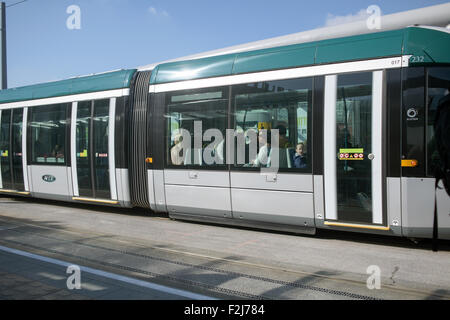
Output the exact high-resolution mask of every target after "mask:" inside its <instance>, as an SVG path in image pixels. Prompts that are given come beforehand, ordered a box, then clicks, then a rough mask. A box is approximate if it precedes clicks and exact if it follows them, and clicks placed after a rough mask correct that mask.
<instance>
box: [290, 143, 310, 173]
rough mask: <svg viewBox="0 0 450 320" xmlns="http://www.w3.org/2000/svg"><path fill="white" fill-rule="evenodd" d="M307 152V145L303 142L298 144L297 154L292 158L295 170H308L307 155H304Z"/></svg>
mask: <svg viewBox="0 0 450 320" xmlns="http://www.w3.org/2000/svg"><path fill="white" fill-rule="evenodd" d="M304 150H305V144H304V143H303V142H301V143H299V144H297V147H296V149H295V154H294V156H293V158H292V163H293V164H294V168H300V169H303V168H306V167H307V160H306V155H305V153H304Z"/></svg>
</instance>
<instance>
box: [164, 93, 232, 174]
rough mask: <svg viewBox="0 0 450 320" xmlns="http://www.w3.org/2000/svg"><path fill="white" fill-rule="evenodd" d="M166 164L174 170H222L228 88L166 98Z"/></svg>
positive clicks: (174, 94)
mask: <svg viewBox="0 0 450 320" xmlns="http://www.w3.org/2000/svg"><path fill="white" fill-rule="evenodd" d="M166 106H167V109H166V115H165V118H166V119H167V120H166V163H167V165H169V166H176V167H186V166H188V167H189V166H194V167H208V168H213V167H224V165H225V134H226V128H227V125H228V116H227V110H228V89H227V88H213V89H206V90H205V89H202V90H187V91H182V92H176V93H171V94H168V95H166Z"/></svg>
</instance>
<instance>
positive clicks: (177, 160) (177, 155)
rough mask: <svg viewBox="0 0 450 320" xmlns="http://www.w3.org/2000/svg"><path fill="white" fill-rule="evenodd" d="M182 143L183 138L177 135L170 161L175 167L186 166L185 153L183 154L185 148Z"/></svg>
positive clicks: (171, 150)
mask: <svg viewBox="0 0 450 320" xmlns="http://www.w3.org/2000/svg"><path fill="white" fill-rule="evenodd" d="M181 141H183V136H182V135H181V134H177V135H176V136H175V138H174V146H173V147H172V148H171V149H170V159H171V161H172V164H173V165H175V166H181V165H183V164H184V152H182V151H183V148H182V146H181Z"/></svg>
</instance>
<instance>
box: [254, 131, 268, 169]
mask: <svg viewBox="0 0 450 320" xmlns="http://www.w3.org/2000/svg"><path fill="white" fill-rule="evenodd" d="M271 136H272V135H271V132H270V130H267V132H266V134H264V132H263V131H262V130H261V131H260V132H259V135H258V141H259V152H258V155H257V157H256V159H254V160H252V161H251V162H250V163H251V164H252V166H253V167H265V166H267V165H268V164H269V160H270V159H269V154H270V144H271Z"/></svg>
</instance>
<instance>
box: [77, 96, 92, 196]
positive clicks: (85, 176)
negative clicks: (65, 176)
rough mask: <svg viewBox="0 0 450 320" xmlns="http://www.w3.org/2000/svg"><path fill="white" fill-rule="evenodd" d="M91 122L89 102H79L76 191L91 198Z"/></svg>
mask: <svg viewBox="0 0 450 320" xmlns="http://www.w3.org/2000/svg"><path fill="white" fill-rule="evenodd" d="M90 122H91V102H90V101H89V102H80V103H79V104H78V110H77V130H76V132H77V133H76V135H77V136H76V155H77V157H76V158H77V175H78V190H79V194H80V196H83V197H93V196H94V193H93V190H92V178H91V160H90V159H91V152H90V149H89V147H90V143H89V139H90V136H89V131H90Z"/></svg>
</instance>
